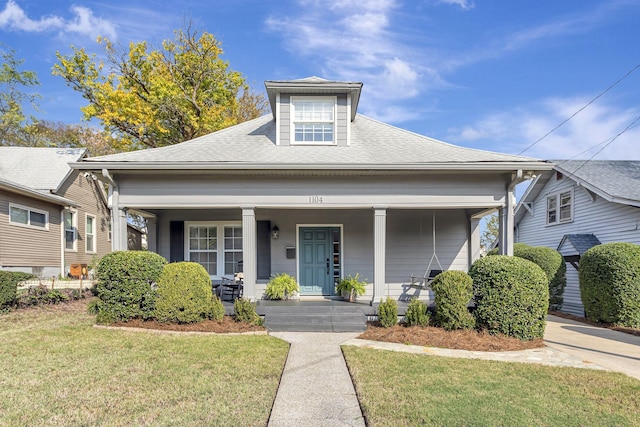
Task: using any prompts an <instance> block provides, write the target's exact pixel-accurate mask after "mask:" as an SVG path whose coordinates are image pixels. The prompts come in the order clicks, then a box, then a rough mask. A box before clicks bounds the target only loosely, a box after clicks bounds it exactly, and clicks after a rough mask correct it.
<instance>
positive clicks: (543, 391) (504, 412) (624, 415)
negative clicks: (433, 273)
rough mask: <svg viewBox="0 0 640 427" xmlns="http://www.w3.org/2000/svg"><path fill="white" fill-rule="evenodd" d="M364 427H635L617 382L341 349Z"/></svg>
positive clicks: (627, 390) (630, 401) (632, 394)
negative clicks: (360, 409)
mask: <svg viewBox="0 0 640 427" xmlns="http://www.w3.org/2000/svg"><path fill="white" fill-rule="evenodd" d="M342 350H343V353H344V355H345V358H346V360H347V364H348V366H349V371H350V372H351V376H352V378H353V379H354V384H355V386H356V391H357V393H358V398H359V400H360V405H361V407H362V409H363V413H364V415H365V418H366V420H367V423H368V424H367V425H368V426H414V425H444V426H453V425H455V426H625V425H626V426H639V425H640V381H638V380H636V379H633V378H630V377H627V376H625V375H623V374H617V373H610V372H603V371H593V370H587V369H577V368H557V367H549V366H542V365H529V364H521V363H504V362H491V361H481V360H466V359H451V358H444V357H435V356H424V355H415V354H407V353H395V352H391V351H382V350H373V349H364V348H358V347H351V346H343V348H342Z"/></svg>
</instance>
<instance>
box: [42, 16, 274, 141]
mask: <svg viewBox="0 0 640 427" xmlns="http://www.w3.org/2000/svg"><path fill="white" fill-rule="evenodd" d="M98 42H99V43H100V44H101V45H102V46H103V48H104V51H105V54H106V64H107V65H108V68H107V67H106V66H105V63H104V62H98V60H97V58H96V55H95V54H93V55H91V56H90V55H89V54H87V53H86V52H85V50H84V49H76V48H73V50H74V53H73V54H72V55H69V56H63V55H61V54H60V53H57V56H58V60H59V63H58V64H56V65H55V66H54V69H53V73H54V74H55V75H58V76H61V77H62V78H64V79H65V80H66V81H67V84H68V85H69V86H71V87H72V88H73V89H75V90H76V91H78V92H80V93H81V94H82V96H83V97H84V98H85V99H86V100H88V101H89V104H88V105H87V106H85V107H83V108H82V111H83V114H84V118H85V119H86V120H90V119H93V118H97V119H98V120H100V122H101V123H102V124H103V126H104V127H105V129H106V130H108V131H110V132H113V133H114V134H115V135H116V136H117V137H119V138H122V139H123V141H124V142H125V143H127V144H128V145H130V146H131V148H132V149H136V148H142V147H145V146H147V147H160V146H165V145H171V144H176V143H179V142H182V141H185V140H188V139H192V138H196V137H198V136H201V135H204V134H207V133H210V132H213V131H216V130H219V129H222V128H225V127H227V126H231V125H234V124H236V123H239V122H241V121H244V120H249V119H253V118H256V117H258V116H260V115H262V114H263V113H264V112H265V107H266V101H265V99H264V97H263V96H262V95H259V94H254V93H252V92H251V91H250V89H249V87H248V85H247V84H246V82H245V79H244V77H243V76H242V75H241V74H240V73H239V72H237V71H233V70H230V69H229V65H228V63H227V62H226V61H223V60H222V59H221V58H220V56H221V55H222V53H223V52H222V48H221V44H220V42H219V41H217V40H216V38H215V37H214V36H213V35H212V34H210V33H207V32H204V33H202V34H201V35H199V34H198V32H197V31H192V30H191V28H190V26H188V27H187V29H186V30H176V31H175V38H174V39H172V40H165V41H164V42H163V43H162V48H161V49H156V50H150V49H149V48H148V46H147V43H146V42H140V43H130V44H129V48H128V50H124V49H122V47H117V46H115V45H114V44H113V43H111V41H109V40H108V39H106V38H99V39H98ZM107 70H110V71H108V72H107Z"/></svg>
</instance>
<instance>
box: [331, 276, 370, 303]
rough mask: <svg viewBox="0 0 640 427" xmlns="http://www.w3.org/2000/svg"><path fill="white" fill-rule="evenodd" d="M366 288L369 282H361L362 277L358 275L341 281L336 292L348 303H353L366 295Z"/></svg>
mask: <svg viewBox="0 0 640 427" xmlns="http://www.w3.org/2000/svg"><path fill="white" fill-rule="evenodd" d="M365 286H367V282H366V281H365V280H360V275H359V274H358V273H356V275H355V276H352V275H348V276H347V277H345V278H344V279H341V280H340V281H339V282H338V284H337V285H336V292H338V293H339V294H341V295H342V298H344V299H345V300H346V301H349V302H353V301H355V300H356V298H358V296H360V295H363V294H364V292H365Z"/></svg>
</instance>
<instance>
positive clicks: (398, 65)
mask: <svg viewBox="0 0 640 427" xmlns="http://www.w3.org/2000/svg"><path fill="white" fill-rule="evenodd" d="M188 20H192V21H193V23H194V24H195V26H196V27H197V28H198V29H200V30H203V31H208V32H211V33H213V34H214V35H215V36H216V37H217V38H218V39H219V40H220V41H221V42H222V47H223V49H224V51H225V53H224V55H223V58H224V59H226V60H227V61H228V62H229V63H230V66H231V68H233V69H235V70H237V71H240V72H241V73H243V74H244V75H245V76H246V78H247V80H248V82H249V83H250V84H251V85H252V87H253V88H254V89H255V90H257V91H264V85H263V82H264V80H276V79H295V78H303V77H308V76H312V75H316V76H320V77H324V78H327V79H335V80H350V81H361V82H363V83H364V87H363V93H362V98H361V103H360V107H359V112H360V113H362V114H365V115H368V116H370V117H374V118H376V119H379V120H382V121H384V122H388V123H390V124H393V125H396V126H399V127H402V128H405V129H408V130H411V131H413V132H416V133H420V134H423V135H428V136H431V137H433V138H437V139H440V140H443V141H446V142H450V143H452V144H457V145H462V146H466V147H472V148H480V149H487V150H493V151H500V152H506V153H512V154H518V153H520V152H521V151H522V150H523V149H525V148H526V147H527V146H529V145H531V144H532V143H533V142H534V141H536V140H538V139H539V138H540V137H542V136H543V135H545V134H546V133H547V132H549V131H550V130H551V129H553V128H554V127H556V126H557V125H558V124H559V123H561V122H562V121H564V120H565V119H567V118H568V117H570V116H571V115H572V114H573V113H575V112H576V111H578V110H579V109H580V108H581V107H583V106H584V105H585V104H587V103H588V102H589V101H590V100H591V99H593V98H594V97H596V96H597V95H598V94H599V93H601V92H602V91H604V90H605V89H606V88H607V87H608V86H610V85H611V84H613V83H614V82H616V81H617V80H618V79H620V78H621V77H622V76H624V75H625V74H626V73H627V72H629V71H630V70H632V69H634V67H636V66H637V65H638V64H640V50H639V49H638V42H639V40H640V25H638V23H639V22H640V2H639V1H637V0H611V1H591V0H563V1H557V0H538V1H516V0H514V1H501V2H498V1H475V2H474V1H472V0H411V1H410V0H336V1H329V0H325V1H320V0H277V1H276V0H271V1H270V0H236V1H227V0H192V1H187V0H185V1H180V0H174V1H172V2H164V1H155V0H127V1H124V0H75V1H68V0H55V1H44V0H0V42H2V43H3V44H4V46H5V48H9V49H13V50H15V51H16V56H17V57H18V58H21V59H24V61H25V63H24V65H23V69H26V70H32V71H36V72H37V74H38V77H39V79H40V82H41V84H42V85H41V87H39V88H38V92H39V93H41V94H42V95H43V99H42V100H41V102H40V105H41V111H40V112H39V113H37V116H38V117H39V118H42V119H46V120H52V121H64V122H67V123H78V122H80V120H81V113H80V107H81V106H82V105H84V104H85V102H84V100H83V99H82V98H81V97H80V96H79V95H77V94H76V93H75V92H74V91H73V90H72V89H70V88H68V87H67V86H66V85H65V83H64V82H63V81H62V79H61V78H59V77H53V76H51V68H52V67H53V65H54V63H55V62H56V56H55V53H56V51H59V52H61V53H64V54H67V53H69V52H70V46H71V45H74V46H76V47H84V48H86V49H87V50H88V51H90V52H96V53H99V52H100V49H99V46H98V45H97V44H96V42H95V40H96V37H97V36H98V35H103V36H107V37H108V38H110V39H111V40H114V41H116V42H118V43H121V44H123V45H127V44H128V43H129V42H130V41H141V40H146V41H148V42H149V43H151V44H152V45H154V46H159V45H160V43H161V42H162V40H163V39H167V38H171V37H172V36H173V30H174V29H176V28H180V27H183V26H184V23H185V21H188ZM639 117H640V69H636V70H635V71H634V72H633V73H631V74H630V75H629V76H628V77H626V78H625V79H624V80H623V81H621V82H620V83H619V84H617V85H616V86H615V87H614V88H612V89H611V90H609V91H608V92H607V93H606V94H604V95H603V96H602V97H600V98H599V99H597V100H596V101H595V102H594V103H593V104H591V105H590V106H589V107H588V108H586V109H584V110H583V111H582V112H580V113H579V114H577V115H576V116H575V117H574V118H572V119H571V120H569V121H568V122H567V123H566V124H564V125H563V126H561V127H560V128H559V129H558V130H556V131H555V132H553V133H552V134H551V135H549V136H548V137H546V138H544V139H543V140H542V141H540V142H539V143H537V144H535V145H534V146H533V147H532V148H530V149H529V150H527V151H525V152H524V154H525V155H528V156H533V157H538V158H542V159H568V158H581V159H584V158H590V157H591V156H592V155H593V154H594V153H595V152H596V151H597V150H599V149H600V148H602V147H603V146H604V145H605V144H606V143H607V142H610V141H611V139H612V138H614V137H616V135H618V134H619V133H621V132H623V131H624V132H623V133H622V134H621V135H620V136H619V137H617V138H616V139H615V140H613V142H610V144H609V145H608V146H607V147H606V148H604V149H603V150H602V151H601V152H600V153H599V154H598V155H597V156H596V157H595V158H596V159H636V160H640V148H638V147H639V143H640V126H636V125H638V124H640V121H639V122H637V123H635V124H633V125H632V123H634V121H635V120H637V119H638V118H639ZM630 125H631V127H629V126H630ZM628 127H629V128H628ZM627 128H628V129H627ZM625 129H626V130H625Z"/></svg>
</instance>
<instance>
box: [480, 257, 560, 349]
mask: <svg viewBox="0 0 640 427" xmlns="http://www.w3.org/2000/svg"><path fill="white" fill-rule="evenodd" d="M469 275H470V276H471V278H472V279H473V295H474V300H475V303H476V309H475V311H474V315H475V318H476V325H477V326H478V327H479V328H482V329H486V330H487V331H489V333H491V334H497V333H502V334H505V335H508V336H513V337H516V338H518V339H521V340H533V339H536V338H542V337H543V335H544V328H545V318H546V315H547V310H548V308H549V287H548V280H547V276H546V275H545V274H544V271H542V269H541V268H540V267H538V266H537V265H536V264H535V263H533V262H531V261H528V260H526V259H523V258H518V257H510V256H506V255H496V256H490V257H484V258H481V259H479V260H477V261H476V262H474V263H473V265H472V266H471V270H470V271H469Z"/></svg>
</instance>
